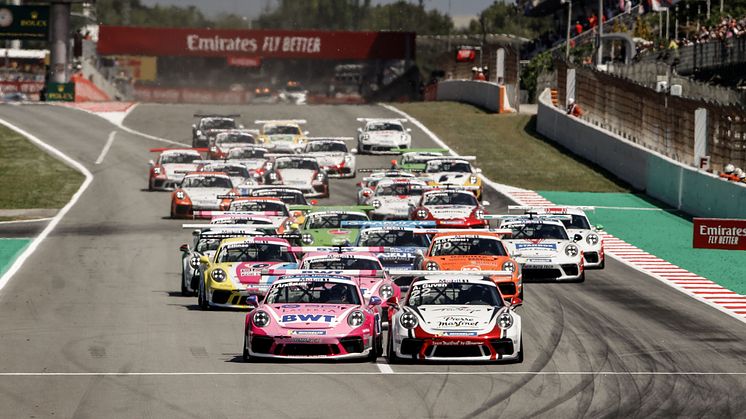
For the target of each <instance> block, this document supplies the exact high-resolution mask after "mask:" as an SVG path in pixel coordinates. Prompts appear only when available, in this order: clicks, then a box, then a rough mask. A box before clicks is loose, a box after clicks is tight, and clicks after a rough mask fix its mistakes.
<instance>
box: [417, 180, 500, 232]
mask: <svg viewBox="0 0 746 419" xmlns="http://www.w3.org/2000/svg"><path fill="white" fill-rule="evenodd" d="M486 205H489V203H488V202H482V203H480V202H479V201H478V200H477V198H476V196H474V194H473V193H472V192H470V191H469V190H465V189H464V188H458V189H448V188H446V189H435V190H430V191H426V192H425V193H423V194H422V198H421V199H420V202H419V203H418V205H416V206H412V207H411V208H410V211H409V218H410V219H411V220H416V221H427V220H433V221H435V223H436V225H437V226H438V227H450V228H478V227H487V226H489V221H487V220H485V219H484V216H485V213H486V210H485V208H484V207H485V206H486Z"/></svg>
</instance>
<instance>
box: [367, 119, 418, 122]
mask: <svg viewBox="0 0 746 419" xmlns="http://www.w3.org/2000/svg"><path fill="white" fill-rule="evenodd" d="M355 120H356V121H357V122H389V121H398V122H409V120H408V119H405V118H355Z"/></svg>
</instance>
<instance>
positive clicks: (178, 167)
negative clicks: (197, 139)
mask: <svg viewBox="0 0 746 419" xmlns="http://www.w3.org/2000/svg"><path fill="white" fill-rule="evenodd" d="M204 151H207V149H202V148H151V149H150V152H151V153H160V155H158V158H157V159H156V160H155V161H153V160H150V162H149V164H150V171H149V173H148V190H150V191H155V190H159V191H170V190H173V189H175V188H176V187H177V186H178V185H179V183H181V181H182V179H184V175H185V174H187V173H189V172H196V171H197V167H199V165H200V163H202V161H203V160H202V155H201V154H200V152H204Z"/></svg>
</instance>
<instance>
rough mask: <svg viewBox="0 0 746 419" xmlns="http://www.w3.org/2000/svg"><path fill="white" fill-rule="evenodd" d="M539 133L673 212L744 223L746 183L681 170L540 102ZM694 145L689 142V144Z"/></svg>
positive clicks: (546, 95)
mask: <svg viewBox="0 0 746 419" xmlns="http://www.w3.org/2000/svg"><path fill="white" fill-rule="evenodd" d="M536 125H537V130H538V132H539V133H541V134H542V135H544V136H545V137H547V138H549V139H550V140H552V141H555V142H557V143H559V144H560V145H562V146H563V147H565V148H567V149H568V150H570V151H571V152H573V153H574V154H577V155H579V156H581V157H583V158H585V159H587V160H589V161H591V162H593V163H595V164H598V165H599V166H601V167H603V168H604V169H606V170H608V171H609V172H611V173H612V174H614V175H615V176H617V177H618V178H619V179H622V180H624V181H625V182H627V183H629V184H630V185H632V187H633V188H635V189H638V190H641V191H645V193H646V194H647V195H649V196H651V197H653V198H655V199H657V200H659V201H662V202H664V203H666V204H668V205H670V206H671V207H672V208H676V209H679V210H681V211H684V212H686V213H687V214H691V215H695V216H700V217H716V218H746V184H743V183H740V184H739V183H734V182H727V181H725V180H722V179H720V178H718V177H717V176H714V175H712V174H710V173H707V172H704V171H701V170H697V169H695V168H693V167H689V166H686V165H683V164H681V163H679V162H677V161H675V160H672V159H669V158H668V157H665V156H663V155H662V154H658V153H656V152H654V151H651V150H648V149H646V148H644V147H642V146H640V145H637V144H635V143H633V142H631V141H628V140H626V139H624V138H622V137H620V136H618V135H616V134H613V133H611V132H609V131H606V130H603V129H601V128H599V127H596V126H594V125H591V124H589V123H588V122H586V121H583V120H582V119H579V118H576V117H573V116H570V115H567V114H566V113H565V112H563V111H562V110H560V109H557V108H556V107H554V106H552V102H551V95H550V91H549V89H547V90H545V91H544V92H543V93H542V94H541V96H540V97H539V112H538V115H537V122H536ZM692 141H693V140H692Z"/></svg>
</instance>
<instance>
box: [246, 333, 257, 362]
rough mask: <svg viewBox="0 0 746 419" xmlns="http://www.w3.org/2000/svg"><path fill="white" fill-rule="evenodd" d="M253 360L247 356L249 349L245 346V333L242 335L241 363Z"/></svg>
mask: <svg viewBox="0 0 746 419" xmlns="http://www.w3.org/2000/svg"><path fill="white" fill-rule="evenodd" d="M253 360H254V358H252V357H251V355H249V348H248V346H247V345H246V332H245V331H244V334H243V362H251V361H253Z"/></svg>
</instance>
